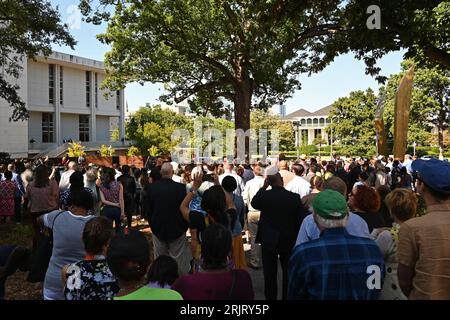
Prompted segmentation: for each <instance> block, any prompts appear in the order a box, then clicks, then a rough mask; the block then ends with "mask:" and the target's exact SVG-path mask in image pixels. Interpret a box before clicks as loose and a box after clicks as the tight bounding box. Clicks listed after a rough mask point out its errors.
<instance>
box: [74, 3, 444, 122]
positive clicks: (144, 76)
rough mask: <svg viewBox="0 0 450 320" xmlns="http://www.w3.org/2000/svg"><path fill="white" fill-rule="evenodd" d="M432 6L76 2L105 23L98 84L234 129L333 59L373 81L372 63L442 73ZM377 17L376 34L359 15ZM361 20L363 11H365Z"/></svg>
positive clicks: (440, 21)
mask: <svg viewBox="0 0 450 320" xmlns="http://www.w3.org/2000/svg"><path fill="white" fill-rule="evenodd" d="M449 3H450V2H448V1H438V0H410V1H403V0H391V1H382V0H315V1H298V0H258V1H255V0H188V1H172V0H148V1H138V0H100V4H102V5H104V6H107V5H114V14H113V15H111V14H110V13H109V11H104V10H101V6H100V7H97V9H94V8H93V7H92V0H81V5H80V7H81V8H82V12H83V14H84V15H86V16H88V19H87V20H88V21H91V22H94V23H100V22H101V21H102V20H104V19H106V20H108V21H109V23H108V29H107V31H106V33H105V34H103V35H100V36H99V38H100V40H101V41H103V42H104V43H106V44H110V45H111V46H112V49H111V51H110V52H109V53H108V54H107V56H106V65H107V67H108V68H109V70H110V73H109V77H108V80H107V82H106V85H107V86H109V87H112V88H120V87H123V86H124V85H125V84H126V83H128V82H133V81H138V82H141V83H143V82H146V81H149V82H161V83H164V84H165V88H166V89H167V94H166V95H164V96H163V97H162V100H163V101H165V102H168V103H172V102H180V101H182V100H185V99H187V101H188V103H189V104H190V106H191V109H192V110H194V111H196V112H198V113H199V114H203V115H206V114H208V113H209V114H211V115H213V116H219V115H221V114H223V113H226V112H229V108H228V106H227V103H226V101H230V102H231V103H232V104H233V109H234V114H235V125H236V127H237V128H242V129H244V130H246V129H248V128H249V126H250V110H251V109H253V108H260V109H267V108H268V107H269V106H271V105H273V104H275V103H282V102H283V101H285V100H286V99H287V98H289V97H290V96H291V95H292V93H293V92H294V91H295V90H298V89H300V88H301V84H300V82H299V81H298V75H299V74H300V73H309V74H310V73H313V72H318V71H321V70H322V69H323V68H325V67H326V66H327V65H328V64H329V63H330V62H331V61H333V59H334V58H335V57H336V56H337V55H339V54H342V53H347V52H353V53H354V54H355V56H356V58H358V59H363V60H364V62H365V63H366V65H367V72H368V73H369V74H372V75H375V76H377V78H378V80H380V81H383V80H386V79H385V77H383V76H382V75H379V72H380V69H379V68H378V67H377V66H376V62H377V60H378V59H379V58H381V57H382V56H383V55H385V54H386V53H388V52H392V51H398V50H400V49H406V50H407V53H406V56H407V57H412V56H414V57H423V59H421V61H422V62H424V63H425V62H427V63H429V62H430V61H431V62H432V63H434V64H435V65H436V64H441V65H442V66H445V67H446V68H450V57H449V28H450V23H449V19H450V18H449V16H450V15H449V14H448V13H449V11H450V10H449V7H450V5H449ZM371 5H378V7H379V8H380V13H381V15H380V17H379V20H380V29H375V30H372V29H369V28H368V27H367V23H366V22H367V20H368V19H369V18H370V15H369V14H368V13H367V9H368V7H369V6H371ZM369 13H370V12H369Z"/></svg>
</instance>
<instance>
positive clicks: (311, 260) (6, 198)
mask: <svg viewBox="0 0 450 320" xmlns="http://www.w3.org/2000/svg"><path fill="white" fill-rule="evenodd" d="M81 160H84V159H81ZM0 175H1V181H0V223H6V224H12V223H13V220H14V221H15V222H16V223H23V221H24V220H25V219H22V218H25V217H27V216H29V217H31V219H30V220H31V221H32V228H33V239H31V240H32V241H31V243H30V248H23V247H20V246H17V245H15V244H8V245H2V246H0V299H1V298H2V295H3V294H4V292H3V291H2V290H4V288H3V287H4V282H5V280H6V279H7V277H8V276H9V275H11V274H12V273H14V271H15V270H17V269H19V270H27V268H28V269H30V268H31V266H30V264H32V262H33V254H32V252H33V249H35V248H36V246H37V244H38V241H39V237H40V235H41V234H42V232H43V231H44V230H45V229H49V230H51V231H52V235H53V251H52V255H51V258H50V261H49V265H48V269H47V271H46V274H45V280H44V283H43V298H44V299H47V300H64V299H66V300H95V299H101V300H106V299H114V300H149V299H159V300H179V299H185V300H205V299H222V300H227V299H230V300H239V299H243V300H251V299H254V297H255V292H254V289H253V283H252V278H251V276H250V273H249V269H248V268H252V269H255V270H261V269H262V273H263V278H264V295H265V298H266V299H268V300H275V299H277V298H278V297H279V296H281V298H282V299H389V300H405V299H450V250H449V247H450V241H449V236H450V164H449V163H448V162H444V161H440V160H435V159H430V160H422V159H414V158H413V157H411V156H409V155H406V156H405V159H404V161H399V160H398V159H393V158H392V157H389V158H385V157H377V158H375V157H374V158H371V159H365V158H352V157H345V158H344V157H342V158H341V157H339V156H335V157H333V158H332V160H331V161H321V160H320V159H317V158H314V157H310V158H308V157H306V156H305V155H302V156H300V157H299V158H298V159H296V160H288V159H286V158H285V157H284V156H283V155H280V157H279V158H278V159H277V160H276V161H273V162H272V163H263V162H256V163H250V162H249V161H246V162H245V163H244V164H238V163H237V161H235V160H233V159H227V158H224V159H222V161H220V162H217V163H198V164H194V163H191V164H184V165H180V164H178V163H176V162H173V161H171V159H170V158H169V157H160V158H157V159H154V161H149V162H147V164H146V166H145V167H144V168H140V169H139V168H135V167H134V166H131V167H130V166H128V165H123V166H122V167H120V166H119V165H118V164H113V165H112V166H111V167H99V166H96V165H95V164H87V163H85V161H78V162H77V161H69V160H68V159H66V158H64V159H63V160H61V162H58V163H51V161H49V160H48V159H43V160H40V161H38V162H34V163H33V162H30V161H29V162H27V161H19V160H17V161H15V162H14V163H10V164H7V165H6V166H3V165H2V167H0ZM142 219H145V220H146V221H147V222H148V225H149V226H150V230H151V239H150V238H149V237H148V236H146V235H144V233H143V232H141V231H140V230H139V228H136V224H133V221H141V220H142ZM246 242H247V243H248V245H249V248H250V249H249V252H248V254H246V252H245V250H244V245H245V243H246ZM279 265H280V266H281V272H282V285H281V288H278V276H277V275H278V266H279ZM279 292H280V293H281V294H279ZM6 294H7V293H6Z"/></svg>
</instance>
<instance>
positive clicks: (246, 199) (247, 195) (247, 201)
mask: <svg viewBox="0 0 450 320" xmlns="http://www.w3.org/2000/svg"><path fill="white" fill-rule="evenodd" d="M242 199H244V204H245V205H246V206H247V207H248V206H249V205H250V184H249V183H248V182H247V184H246V185H245V188H244V193H243V194H242Z"/></svg>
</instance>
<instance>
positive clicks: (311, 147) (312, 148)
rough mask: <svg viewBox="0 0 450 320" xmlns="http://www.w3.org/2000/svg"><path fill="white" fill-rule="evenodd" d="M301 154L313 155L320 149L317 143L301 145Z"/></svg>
mask: <svg viewBox="0 0 450 320" xmlns="http://www.w3.org/2000/svg"><path fill="white" fill-rule="evenodd" d="M299 149H300V151H299V152H300V154H306V155H307V156H308V155H312V154H313V153H314V152H316V151H317V150H318V149H317V147H316V146H315V145H311V144H310V145H307V146H300V148H299Z"/></svg>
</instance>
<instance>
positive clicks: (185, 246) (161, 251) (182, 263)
mask: <svg viewBox="0 0 450 320" xmlns="http://www.w3.org/2000/svg"><path fill="white" fill-rule="evenodd" d="M161 255H166V256H170V257H172V258H174V259H175V260H176V262H177V263H178V274H179V275H180V276H182V275H185V274H188V273H189V270H190V269H191V265H190V262H191V260H192V253H191V250H190V248H189V243H188V241H187V238H186V234H183V235H182V236H181V237H179V238H177V239H175V240H172V241H162V240H160V239H158V238H157V237H156V236H155V235H153V256H154V258H155V259H156V258H158V257H159V256H161Z"/></svg>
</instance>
